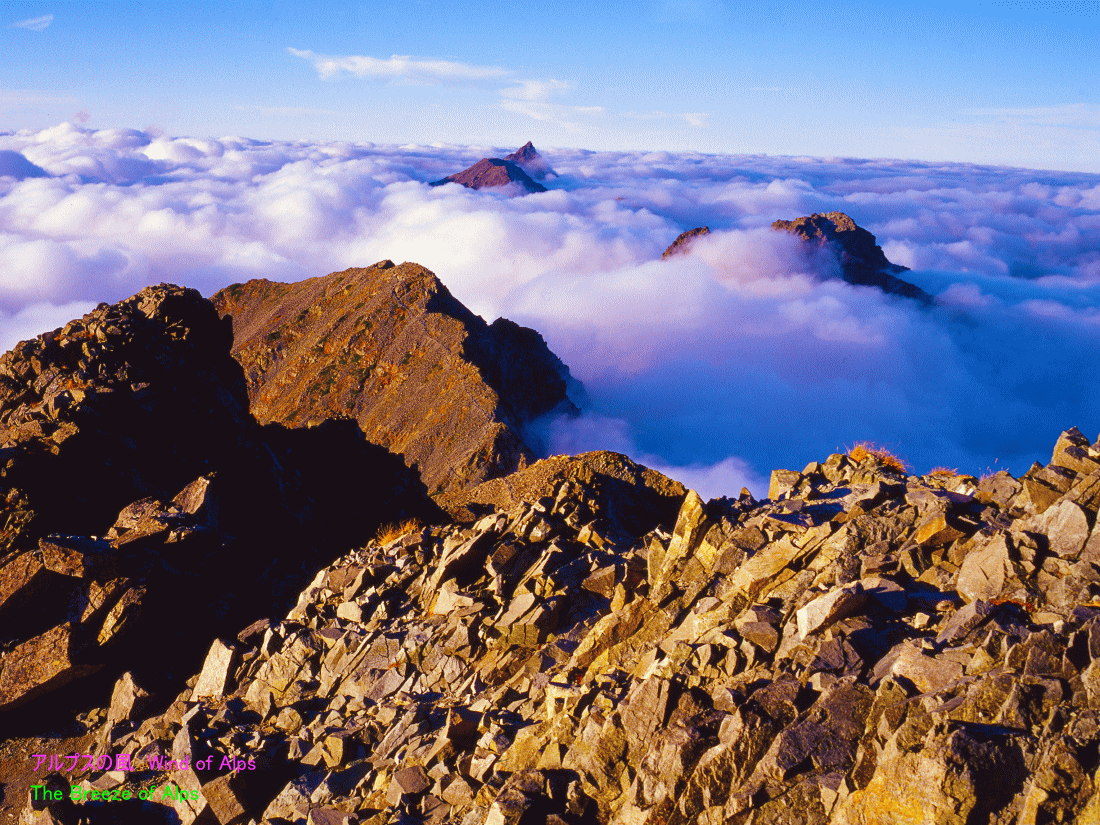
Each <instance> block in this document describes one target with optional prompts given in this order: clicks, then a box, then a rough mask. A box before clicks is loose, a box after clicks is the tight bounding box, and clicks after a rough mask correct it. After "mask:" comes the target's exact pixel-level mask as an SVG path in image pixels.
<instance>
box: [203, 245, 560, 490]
mask: <svg viewBox="0 0 1100 825" xmlns="http://www.w3.org/2000/svg"><path fill="white" fill-rule="evenodd" d="M212 300H213V302H214V305H215V307H217V310H218V313H220V314H221V316H222V317H223V318H224V319H225V322H226V323H229V324H231V325H232V329H233V335H234V343H233V355H234V357H235V358H236V359H237V360H238V361H239V362H240V363H241V365H242V366H243V368H244V373H245V379H246V387H247V394H248V398H249V400H250V403H251V411H252V413H253V415H255V416H256V418H257V419H258V420H260V421H261V422H264V423H267V422H278V423H281V424H286V425H287V426H301V425H305V424H309V423H319V422H321V421H324V420H325V419H327V418H329V417H331V416H334V415H340V414H343V415H350V416H352V417H354V418H355V419H356V421H358V423H359V426H360V427H361V428H362V430H363V431H364V433H366V436H367V438H368V439H369V440H370V441H371V442H373V443H376V444H381V445H382V446H384V447H387V448H388V449H390V450H393V451H394V452H396V453H400V454H401V455H402V456H403V457H404V459H405V461H406V462H407V463H408V465H409V466H410V467H414V466H415V467H416V468H417V469H418V470H419V472H420V475H421V478H422V479H423V481H424V483H425V484H426V485H427V486H428V489H429V491H430V492H437V491H440V490H456V489H462V488H465V487H468V486H472V485H474V484H477V483H479V482H481V481H483V480H485V479H488V478H493V477H495V476H501V475H507V474H508V473H510V472H512V471H514V470H516V469H518V468H520V467H523V466H526V465H527V464H529V463H530V462H531V461H533V460H535V458H537V457H538V456H540V455H545V446H544V445H543V444H542V443H541V442H540V441H539V436H538V433H537V431H536V430H535V429H534V428H533V424H534V423H535V422H536V421H537V420H538V419H539V418H541V417H543V416H546V415H549V414H572V413H575V412H576V408H575V407H574V405H573V404H572V402H571V401H570V400H569V398H568V396H567V394H566V391H567V388H568V385H569V383H570V381H571V379H570V377H569V370H568V369H567V368H566V367H565V365H564V364H562V362H561V361H560V360H559V359H558V358H557V357H556V356H555V355H554V354H553V353H552V352H551V351H550V350H549V349H548V348H547V346H546V343H545V342H544V341H543V339H542V337H541V336H540V335H539V334H538V333H537V332H535V331H534V330H531V329H528V328H526V327H521V326H519V325H517V324H514V323H512V322H511V321H508V320H507V319H504V318H500V319H497V320H496V321H494V322H493V323H492V324H486V323H485V321H483V320H482V319H481V318H480V317H478V316H476V315H474V314H473V313H472V312H470V311H469V310H468V309H466V307H465V306H463V305H462V304H461V303H460V302H458V301H457V300H455V298H454V297H453V296H452V295H451V293H450V292H449V291H448V290H447V288H446V287H445V286H444V285H443V284H442V283H440V282H439V279H438V278H436V277H435V275H433V274H432V273H431V272H429V271H428V270H427V269H425V268H424V267H422V266H419V265H417V264H413V263H404V264H401V265H400V266H395V265H394V264H393V263H392V262H390V261H382V262H380V263H378V264H375V265H374V266H372V267H368V268H366V269H348V270H346V271H344V272H334V273H333V274H331V275H327V276H325V277H323V278H313V279H310V280H306V281H300V282H298V283H294V284H281V283H275V282H272V281H265V280H256V281H249V282H248V283H246V284H235V285H233V286H230V287H227V288H226V289H223V290H221V291H220V292H218V293H217V294H216V295H214V297H213V299H212Z"/></svg>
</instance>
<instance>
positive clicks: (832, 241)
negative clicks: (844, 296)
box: [772, 212, 935, 305]
mask: <svg viewBox="0 0 1100 825" xmlns="http://www.w3.org/2000/svg"><path fill="white" fill-rule="evenodd" d="M772 229H775V230H777V231H783V232H789V233H791V234H792V235H795V236H797V237H799V238H801V239H802V240H803V241H804V242H805V243H807V244H809V245H810V246H811V247H813V248H819V249H827V250H829V251H830V252H832V254H834V255H835V256H836V260H837V263H838V264H839V266H840V275H841V277H842V278H843V279H844V280H845V281H847V282H848V283H850V284H854V285H856V286H873V287H877V288H879V289H881V290H882V291H883V292H885V293H887V294H889V295H900V296H902V297H904V298H912V299H914V300H917V301H920V302H921V303H924V304H929V305H930V304H932V303H934V302H935V301H934V299H933V298H932V296H931V295H929V294H928V293H927V292H925V291H924V290H923V289H921V288H920V287H918V286H916V285H915V284H911V283H909V282H908V281H905V280H902V279H901V278H899V277H897V276H898V274H899V273H902V272H908V271H909V269H908V267H904V266H901V265H899V264H893V263H890V261H889V260H887V258H886V255H885V254H883V251H882V247H880V246H879V245H878V244H877V243H875V236H874V235H872V234H871V233H870V232H868V231H867V230H866V229H864V228H863V227H861V226H858V225H857V224H856V222H855V221H853V220H852V219H851V218H850V217H848V216H847V215H845V214H844V213H843V212H827V213H826V214H824V215H822V214H818V213H814V214H813V215H809V216H805V217H801V218H797V219H795V220H793V221H775V222H774V223H773V224H772Z"/></svg>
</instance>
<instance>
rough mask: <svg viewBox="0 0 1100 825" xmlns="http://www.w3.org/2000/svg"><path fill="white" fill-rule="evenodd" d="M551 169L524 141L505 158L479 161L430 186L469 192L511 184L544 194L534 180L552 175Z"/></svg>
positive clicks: (542, 189) (544, 188) (544, 189)
mask: <svg viewBox="0 0 1100 825" xmlns="http://www.w3.org/2000/svg"><path fill="white" fill-rule="evenodd" d="M553 172H554V170H553V169H551V168H550V164H548V163H547V162H546V161H545V160H544V159H543V157H542V155H540V154H539V153H538V152H537V151H536V150H535V147H534V146H533V145H532V144H531V142H530V141H528V142H527V143H526V144H525V145H524V146H522V147H521V148H519V149H517V150H516V151H515V152H513V153H512V154H510V155H508V156H507V157H505V158H482V159H481V160H479V161H478V162H477V163H475V164H474V165H473V166H471V167H469V168H467V169H463V170H462V171H461V172H456V173H455V174H453V175H448V176H447V177H445V178H442V179H441V180H437V181H433V182H432V186H442V185H443V184H445V183H461V184H462V185H463V186H466V187H468V188H470V189H486V188H490V187H496V186H508V185H509V184H514V185H515V186H517V187H519V188H520V189H521V190H522V191H524V192H545V191H546V187H545V186H543V185H542V184H541V183H538V182H537V180H535V179H536V178H537V179H538V180H542V179H544V178H545V177H546V176H547V175H549V174H553Z"/></svg>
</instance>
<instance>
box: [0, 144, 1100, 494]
mask: <svg viewBox="0 0 1100 825" xmlns="http://www.w3.org/2000/svg"><path fill="white" fill-rule="evenodd" d="M514 148H515V147H495V148H492V147H462V146H446V145H435V146H401V147H395V146H381V145H378V146H376V145H372V144H349V143H336V142H263V141H256V140H250V139H247V138H223V139H220V140H210V139H194V138H174V137H168V136H163V135H157V134H152V133H146V132H140V131H135V130H101V131H94V130H89V129H84V128H80V127H78V126H75V125H72V124H64V125H61V126H58V127H54V128H52V129H48V130H44V131H40V132H20V133H16V134H6V135H0V348H3V349H7V348H9V347H10V346H12V345H13V344H14V343H15V342H16V341H17V340H20V339H21V338H26V337H29V336H31V335H33V334H35V333H38V332H42V331H45V330H47V329H52V328H54V327H56V326H59V325H61V324H63V323H64V322H66V321H67V320H69V319H70V318H72V317H74V316H77V315H80V314H81V313H82V312H84V311H87V309H89V308H90V307H91V306H93V305H94V304H95V303H97V302H99V301H115V300H118V299H120V298H123V297H126V296H128V295H130V294H132V293H133V292H136V291H137V290H139V289H140V288H142V287H143V286H145V285H147V284H150V283H157V282H160V281H172V282H176V283H183V284H187V285H191V286H195V287H197V288H199V289H200V290H201V291H202V292H203V293H204V294H207V295H209V294H211V293H212V292H214V291H215V290H217V289H219V288H221V287H223V286H225V285H227V284H229V283H232V282H235V281H242V280H247V279H249V278H257V277H263V278H269V279H273V280H282V281H291V280H297V279H301V278H306V277H313V276H317V275H323V274H325V273H327V272H330V271H333V270H337V269H343V268H345V267H348V266H355V265H369V264H371V263H373V262H375V261H378V260H380V259H382V258H391V259H393V260H395V261H399V262H400V261H404V260H408V261H416V262H418V263H421V264H423V265H425V266H427V267H429V268H430V269H432V270H433V271H434V272H435V273H436V274H437V275H438V276H439V277H440V279H441V280H442V281H443V282H444V283H445V284H447V286H448V287H449V288H450V289H451V291H452V292H453V293H454V294H455V295H456V297H458V298H459V299H460V300H462V301H463V302H465V303H466V304H467V305H469V306H470V307H471V308H472V309H474V311H475V312H478V313H480V314H482V315H483V316H485V317H486V318H487V319H490V320H491V319H492V318H495V317H497V316H498V315H506V316H508V317H510V318H512V319H513V320H516V321H519V322H521V323H526V324H528V325H530V326H533V327H535V328H536V329H538V330H539V331H540V332H542V333H543V335H544V336H545V337H546V338H547V340H548V342H549V343H550V345H551V347H552V348H553V349H554V350H555V352H557V353H558V354H559V355H560V356H561V357H562V358H563V359H564V360H565V361H566V363H568V364H569V365H570V367H571V368H572V370H573V372H574V374H575V375H576V376H577V377H578V378H580V379H581V380H582V381H583V382H584V383H585V386H586V388H587V392H588V395H589V401H590V404H589V408H588V411H587V414H586V415H585V417H583V418H582V419H581V420H580V421H575V422H556V423H555V424H554V425H553V426H552V427H551V431H550V437H551V442H552V444H553V445H554V447H555V448H556V449H557V450H560V451H575V450H579V449H591V448H595V447H608V448H613V449H619V450H621V451H624V452H628V453H630V454H631V455H633V456H635V457H636V458H638V459H639V460H642V461H644V462H646V463H649V464H651V465H652V466H655V467H657V468H659V469H662V470H665V471H666V472H669V473H670V474H673V475H675V476H677V477H679V478H681V479H683V480H684V481H686V482H688V483H691V484H693V485H695V486H697V487H698V488H699V489H700V490H701V491H702V492H704V493H705V494H707V495H718V494H722V493H727V494H730V495H736V494H737V493H738V492H739V490H740V487H741V485H743V484H747V485H748V486H749V487H750V488H751V489H752V490H753V492H754V493H756V494H757V495H763V494H766V479H767V475H768V472H769V471H770V470H771V469H773V468H775V467H780V466H787V467H794V468H796V469H798V468H801V467H802V466H803V465H804V464H806V463H808V462H809V461H812V460H821V459H824V458H825V457H826V456H827V455H828V454H829V453H831V452H835V451H837V450H841V449H844V448H845V447H846V446H850V445H852V444H854V443H855V442H857V441H863V440H872V441H875V442H877V443H879V444H881V445H884V446H886V447H888V448H890V449H892V450H894V451H895V452H897V453H899V454H900V455H902V456H903V457H904V458H905V459H907V460H908V461H909V462H910V463H911V464H912V465H913V467H914V469H916V470H918V471H920V472H925V471H927V470H928V469H930V468H931V467H933V466H937V465H947V466H950V467H957V468H958V469H960V470H962V471H966V472H972V473H981V472H984V471H986V470H987V469H992V470H995V469H999V468H1001V467H1007V468H1008V469H1010V470H1012V471H1013V472H1014V473H1017V474H1019V473H1021V472H1023V471H1024V470H1026V469H1027V467H1028V466H1029V465H1030V463H1031V462H1032V461H1033V460H1036V459H1041V460H1045V458H1046V456H1047V454H1048V453H1049V450H1050V447H1051V445H1052V444H1053V441H1054V438H1055V437H1056V436H1057V433H1058V432H1059V431H1060V430H1062V429H1065V428H1067V427H1069V426H1071V425H1077V426H1079V427H1081V429H1082V430H1084V431H1085V432H1086V434H1087V435H1089V436H1090V437H1091V436H1094V435H1095V434H1096V432H1097V430H1100V390H1098V389H1097V386H1096V382H1095V381H1094V379H1093V375H1092V373H1093V369H1092V365H1093V362H1094V354H1095V352H1096V351H1097V344H1098V342H1100V231H1098V230H1100V176H1098V175H1087V174H1073V173H1054V172H1031V171H1027V170H1021V169H1003V168H989V167H979V166H972V165H962V164H958V165H952V164H934V163H916V162H900V161H883V160H879V161H868V160H853V159H823V158H793V157H781V158H773V157H765V156H752V157H748V156H714V155H701V154H692V153H676V154H672V153H664V152H653V153H612V152H587V151H583V150H563V151H549V150H547V149H546V148H544V147H540V150H541V151H543V153H544V154H545V155H546V157H547V160H548V161H549V162H550V164H551V165H552V166H553V167H554V169H555V170H556V171H557V172H558V173H559V177H558V178H556V179H552V180H549V181H547V183H548V185H549V186H551V187H552V189H551V191H549V192H545V193H541V194H535V195H528V196H526V197H522V198H508V197H506V196H504V195H503V194H501V193H495V192H492V191H485V190H482V191H472V190H467V189H463V188H461V187H459V186H457V185H449V186H443V187H435V188H432V187H429V186H428V185H427V182H428V181H431V180H437V179H438V178H440V177H443V176H445V175H447V174H450V173H452V172H455V171H458V170H459V169H462V168H464V167H465V166H468V165H469V164H471V163H472V162H474V161H476V160H477V159H478V158H480V157H483V156H497V157H499V156H501V155H502V154H504V153H506V152H507V151H511V150H512V149H514ZM832 210H840V211H844V212H847V213H848V214H850V215H852V216H853V218H855V220H856V221H857V222H858V223H859V224H860V225H862V226H864V227H866V228H867V229H869V230H870V231H871V232H873V233H874V234H875V235H876V236H877V237H878V240H879V243H880V244H882V246H883V248H884V250H885V252H886V254H887V256H888V257H889V258H890V259H891V260H892V261H894V262H896V263H901V264H904V265H906V266H909V267H911V268H912V269H913V270H914V271H913V272H912V273H910V274H909V275H908V279H909V280H911V281H913V282H914V283H916V284H918V285H919V286H921V287H922V288H923V289H925V290H926V291H928V292H930V293H932V294H934V295H937V296H938V298H939V302H940V305H939V306H938V307H937V308H934V309H931V310H928V309H922V308H920V307H919V306H917V305H916V304H914V303H913V302H909V301H905V300H901V299H895V298H890V297H887V296H885V295H882V294H881V293H878V292H876V291H874V290H872V289H867V288H856V287H851V286H849V285H847V284H845V283H843V282H840V281H837V280H830V279H828V277H827V276H828V275H829V274H830V273H831V272H832V271H834V267H835V262H832V261H830V260H829V259H828V258H827V257H822V256H808V255H807V254H806V253H805V252H804V250H802V249H801V248H800V247H799V246H798V244H797V242H796V241H795V240H794V239H793V238H791V237H790V236H787V235H785V234H778V233H774V232H772V231H771V230H770V229H769V228H768V227H769V225H770V224H771V222H772V221H773V220H775V219H777V218H788V219H789V218H795V217H798V216H799V215H804V214H809V213H811V212H824V211H832ZM698 225H708V226H710V228H711V229H712V230H713V231H712V234H711V235H710V236H707V237H705V238H702V239H699V240H698V241H697V243H696V244H695V245H694V246H693V247H692V249H691V252H690V254H688V255H685V256H680V257H678V258H675V259H671V260H669V261H660V260H659V258H660V254H661V252H662V250H663V249H664V248H665V246H667V245H668V244H669V243H670V242H671V241H672V239H673V238H675V237H676V235H677V234H679V232H681V231H682V230H684V229H687V228H691V227H693V226H698Z"/></svg>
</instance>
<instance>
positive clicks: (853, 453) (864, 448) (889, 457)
mask: <svg viewBox="0 0 1100 825" xmlns="http://www.w3.org/2000/svg"><path fill="white" fill-rule="evenodd" d="M868 456H873V457H874V458H877V459H878V461H879V463H880V464H882V465H883V466H884V467H889V468H890V469H891V470H897V471H898V472H899V473H905V472H908V470H909V467H908V465H907V464H906V463H905V462H904V461H903V460H902V459H901V458H899V457H898V456H896V455H894V454H893V453H892V452H890V451H889V450H887V449H886V448H885V447H876V446H875V445H874V444H872V443H871V442H870V441H861V442H859V443H858V444H856V445H855V446H854V447H852V448H851V449H850V450H848V458H850V459H852V461H855V462H856V463H857V464H858V463H859V462H861V461H863V459H865V458H867V457H868Z"/></svg>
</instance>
